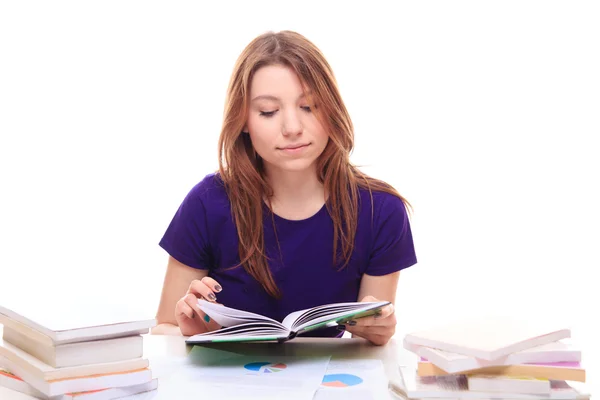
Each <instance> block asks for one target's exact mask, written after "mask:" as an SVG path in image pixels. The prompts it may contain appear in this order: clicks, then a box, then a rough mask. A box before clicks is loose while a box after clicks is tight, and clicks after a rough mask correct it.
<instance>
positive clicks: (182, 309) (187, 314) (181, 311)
mask: <svg viewBox="0 0 600 400" xmlns="http://www.w3.org/2000/svg"><path fill="white" fill-rule="evenodd" d="M181 318H189V319H193V318H194V310H193V309H192V307H190V305H189V304H187V302H186V301H185V300H184V299H181V300H179V301H178V302H177V304H176V305H175V319H176V320H178V321H179V320H180V319H181Z"/></svg>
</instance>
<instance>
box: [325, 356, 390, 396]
mask: <svg viewBox="0 0 600 400" xmlns="http://www.w3.org/2000/svg"><path fill="white" fill-rule="evenodd" d="M388 398H391V396H390V393H389V391H388V379H387V377H386V374H385V369H384V367H383V363H382V362H381V360H369V359H365V360H331V361H330V363H329V366H328V367H327V371H326V372H325V377H324V378H323V381H322V382H321V385H320V387H319V389H318V390H317V393H316V394H315V397H314V399H315V400H335V399H340V400H342V399H343V400H381V399H388Z"/></svg>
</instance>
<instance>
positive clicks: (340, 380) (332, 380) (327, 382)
mask: <svg viewBox="0 0 600 400" xmlns="http://www.w3.org/2000/svg"><path fill="white" fill-rule="evenodd" d="M362 381H363V380H362V378H360V377H358V376H356V375H352V374H329V375H325V376H324V377H323V382H322V383H321V386H327V387H338V388H341V387H348V386H355V385H359V384H361V383H362Z"/></svg>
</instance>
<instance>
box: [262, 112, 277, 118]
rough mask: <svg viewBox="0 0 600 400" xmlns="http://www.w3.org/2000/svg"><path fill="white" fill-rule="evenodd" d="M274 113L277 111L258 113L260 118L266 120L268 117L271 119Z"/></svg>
mask: <svg viewBox="0 0 600 400" xmlns="http://www.w3.org/2000/svg"><path fill="white" fill-rule="evenodd" d="M276 112H277V110H274V111H261V112H260V116H261V117H267V118H268V117H272V116H273V115H274V114H275V113H276Z"/></svg>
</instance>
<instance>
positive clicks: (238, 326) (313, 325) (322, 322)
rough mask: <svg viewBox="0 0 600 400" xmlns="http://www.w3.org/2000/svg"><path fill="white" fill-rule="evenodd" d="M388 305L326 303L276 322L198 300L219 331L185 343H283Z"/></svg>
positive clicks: (378, 303)
mask: <svg viewBox="0 0 600 400" xmlns="http://www.w3.org/2000/svg"><path fill="white" fill-rule="evenodd" d="M388 304H390V302H389V301H380V302H352V303H334V304H326V305H323V306H318V307H313V308H309V309H306V310H300V311H295V312H293V313H291V314H289V315H288V316H287V317H285V319H284V320H283V321H282V322H279V321H276V320H274V319H271V318H268V317H265V316H263V315H260V314H255V313H251V312H247V311H242V310H237V309H235V308H230V307H225V306H223V305H220V304H214V303H210V302H208V301H206V300H198V306H199V307H200V309H201V310H202V311H204V312H205V313H206V315H208V316H209V317H210V318H212V319H213V320H215V322H217V323H218V324H219V325H221V326H222V327H223V328H221V329H219V330H216V331H212V332H207V333H201V334H198V335H194V336H191V337H190V338H188V339H187V340H186V343H188V344H195V343H207V342H250V341H274V340H277V341H279V342H284V341H286V340H290V339H293V338H294V337H296V336H297V335H301V334H303V333H306V332H308V331H312V330H315V329H321V328H327V327H332V326H337V325H338V324H339V323H343V322H345V321H348V320H350V319H356V318H361V317H366V316H370V315H374V314H375V313H377V312H378V311H379V310H381V309H382V308H383V307H385V306H386V305H388Z"/></svg>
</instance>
